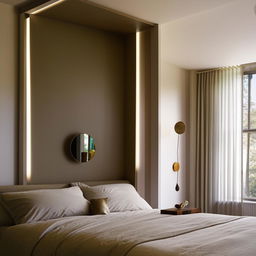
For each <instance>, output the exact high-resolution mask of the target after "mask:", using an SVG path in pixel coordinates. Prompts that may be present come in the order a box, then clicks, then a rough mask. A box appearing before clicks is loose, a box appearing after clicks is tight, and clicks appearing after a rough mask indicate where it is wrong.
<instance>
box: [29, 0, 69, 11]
mask: <svg viewBox="0 0 256 256" xmlns="http://www.w3.org/2000/svg"><path fill="white" fill-rule="evenodd" d="M64 1H66V0H57V1H56V0H52V1H49V2H47V3H45V4H44V5H42V7H41V8H40V7H39V9H36V10H35V11H33V10H32V11H31V12H29V14H38V13H40V12H42V11H45V10H46V9H48V8H51V7H53V6H55V5H58V4H60V3H62V2H64Z"/></svg>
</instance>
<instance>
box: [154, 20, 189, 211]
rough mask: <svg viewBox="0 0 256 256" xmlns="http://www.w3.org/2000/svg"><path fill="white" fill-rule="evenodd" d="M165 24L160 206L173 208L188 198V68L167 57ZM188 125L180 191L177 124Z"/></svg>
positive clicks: (182, 145)
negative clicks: (176, 166)
mask: <svg viewBox="0 0 256 256" xmlns="http://www.w3.org/2000/svg"><path fill="white" fill-rule="evenodd" d="M168 36H170V35H169V34H167V33H166V27H165V25H161V26H160V41H159V42H160V44H159V45H160V84H159V207H160V208H170V207H174V205H175V204H176V203H180V202H182V201H183V200H185V199H188V192H189V191H188V188H187V186H188V185H189V184H188V177H189V170H188V165H187V163H188V161H187V158H188V154H187V148H188V145H187V144H188V143H187V142H188V131H189V127H188V126H189V125H188V123H189V103H188V100H189V92H188V89H189V71H187V70H185V69H182V68H180V67H178V66H176V65H174V64H172V63H170V62H169V61H168V60H167V59H166V52H167V51H168V49H169V45H168V44H166V37H168ZM178 121H183V122H184V123H185V124H186V132H185V133H184V134H183V135H181V136H180V155H179V162H180V163H181V170H180V172H179V185H180V191H179V192H176V191H175V185H176V177H177V176H176V173H175V172H173V171H172V164H173V162H175V161H177V160H176V155H177V153H176V152H177V138H178V135H177V134H176V133H175V131H174V125H175V123H176V122H178Z"/></svg>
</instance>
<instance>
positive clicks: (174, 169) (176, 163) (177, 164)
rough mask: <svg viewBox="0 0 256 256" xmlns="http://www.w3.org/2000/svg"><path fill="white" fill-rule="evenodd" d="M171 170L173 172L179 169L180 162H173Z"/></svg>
mask: <svg viewBox="0 0 256 256" xmlns="http://www.w3.org/2000/svg"><path fill="white" fill-rule="evenodd" d="M172 170H173V171H174V172H178V171H179V170H180V163H179V162H174V163H173V165H172Z"/></svg>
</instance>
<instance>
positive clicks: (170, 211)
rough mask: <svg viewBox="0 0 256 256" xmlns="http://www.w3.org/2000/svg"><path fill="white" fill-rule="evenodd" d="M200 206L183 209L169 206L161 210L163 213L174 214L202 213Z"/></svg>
mask: <svg viewBox="0 0 256 256" xmlns="http://www.w3.org/2000/svg"><path fill="white" fill-rule="evenodd" d="M200 212H201V209H200V208H183V209H176V208H169V209H163V210H161V214H173V215H182V214H191V213H200Z"/></svg>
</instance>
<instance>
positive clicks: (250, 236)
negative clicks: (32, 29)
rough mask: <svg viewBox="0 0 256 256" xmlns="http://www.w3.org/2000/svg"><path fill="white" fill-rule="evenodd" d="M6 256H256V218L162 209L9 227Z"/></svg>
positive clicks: (2, 247) (1, 244) (0, 247)
mask: <svg viewBox="0 0 256 256" xmlns="http://www.w3.org/2000/svg"><path fill="white" fill-rule="evenodd" d="M2 234H3V235H2V236H1V238H0V254H1V255H19V256H28V255H33V256H50V255H51V256H52V255H56V256H57V255H58V256H60V255H61V256H70V255H72V256H85V255H89V256H142V255H147V256H150V255H152V256H153V255H154V256H167V255H168V256H170V255H172V256H176V255H177V256H178V255H183V256H184V255H190V256H193V255H194V256H199V255H200V256H201V255H208V256H209V255H210V256H217V255H218V256H220V255H232V256H236V255H237V256H238V255H239V256H240V255H246V256H255V250H256V218H254V217H237V216H226V215H217V214H204V213H198V214H188V215H164V214H160V213H159V211H158V210H142V211H134V212H122V213H111V214H109V215H95V216H76V217H65V218H60V219H54V220H48V221H41V222H37V223H30V224H19V225H15V226H11V227H8V228H7V229H5V230H4V231H3V233H2Z"/></svg>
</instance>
